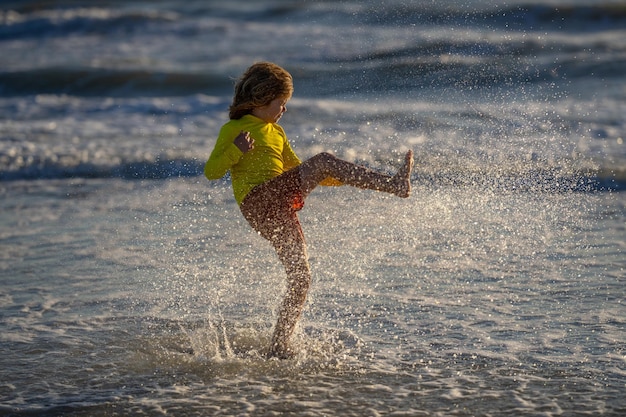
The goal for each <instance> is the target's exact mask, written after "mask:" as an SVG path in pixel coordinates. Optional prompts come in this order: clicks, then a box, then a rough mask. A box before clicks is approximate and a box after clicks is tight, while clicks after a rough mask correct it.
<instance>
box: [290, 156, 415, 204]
mask: <svg viewBox="0 0 626 417" xmlns="http://www.w3.org/2000/svg"><path fill="white" fill-rule="evenodd" d="M412 169H413V152H412V151H408V152H407V153H406V155H405V160H404V165H403V166H402V167H401V168H400V169H399V170H398V173H397V174H396V175H394V176H390V175H386V174H382V173H379V172H376V171H372V170H370V169H368V168H365V167H362V166H360V165H356V164H353V163H352V162H348V161H344V160H342V159H339V158H337V157H336V156H333V155H331V154H329V153H326V152H322V153H320V154H317V155H315V156H314V157H312V158H310V159H308V160H306V161H305V162H303V163H302V165H300V177H301V179H302V192H303V193H304V194H305V195H308V194H309V193H310V192H311V191H313V189H314V188H315V187H317V185H318V184H320V183H321V182H322V181H324V180H325V179H326V178H328V177H332V178H335V179H337V180H339V181H341V182H342V183H344V184H347V185H351V186H353V187H357V188H363V189H369V190H378V191H383V192H387V193H391V194H395V195H397V196H399V197H404V198H406V197H408V196H409V195H410V194H411V182H410V177H411V171H412Z"/></svg>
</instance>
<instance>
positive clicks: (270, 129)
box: [204, 114, 301, 204]
mask: <svg viewBox="0 0 626 417" xmlns="http://www.w3.org/2000/svg"><path fill="white" fill-rule="evenodd" d="M242 130H243V131H247V132H250V136H251V137H252V138H253V139H254V149H252V150H251V151H249V152H246V153H245V154H244V153H243V152H241V150H240V149H239V148H238V147H237V146H236V145H235V144H234V140H235V138H236V137H237V135H239V133H240V132H241V131H242ZM300 163H301V162H300V159H299V158H298V157H297V156H296V154H295V152H294V151H293V149H291V145H290V144H289V141H288V140H287V135H286V134H285V131H284V130H283V128H282V127H280V125H278V124H276V123H267V122H265V121H264V120H261V119H259V118H258V117H256V116H253V115H251V114H248V115H245V116H243V117H242V118H241V119H237V120H230V121H229V122H228V123H226V124H225V125H224V126H222V129H221V130H220V133H219V136H218V137H217V142H216V143H215V147H214V148H213V152H211V156H210V157H209V160H208V161H207V162H206V164H205V165H204V175H205V176H206V177H207V178H208V179H210V180H215V179H219V178H222V177H223V176H224V175H225V174H226V172H228V171H229V170H230V176H231V181H232V183H233V193H234V195H235V200H237V203H238V204H241V202H242V201H243V199H244V198H245V197H246V195H248V193H249V192H250V191H251V190H252V189H253V188H254V187H256V186H257V185H260V184H263V183H264V182H266V181H268V180H270V179H272V178H274V177H276V176H278V175H280V174H282V173H283V172H285V171H288V170H290V169H291V168H294V167H296V166H298V165H300Z"/></svg>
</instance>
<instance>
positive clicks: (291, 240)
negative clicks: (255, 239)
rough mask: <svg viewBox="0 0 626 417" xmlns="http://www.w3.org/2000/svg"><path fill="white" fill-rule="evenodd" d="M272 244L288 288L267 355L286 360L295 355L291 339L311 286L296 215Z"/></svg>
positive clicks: (273, 239) (283, 225) (300, 230)
mask: <svg viewBox="0 0 626 417" xmlns="http://www.w3.org/2000/svg"><path fill="white" fill-rule="evenodd" d="M270 241H271V242H272V245H274V248H275V249H276V252H277V253H278V257H279V258H280V260H281V262H282V263H283V265H284V267H285V271H286V272H287V282H288V287H287V293H286V294H285V298H284V300H283V303H282V305H281V307H280V311H279V312H278V321H277V322H276V327H275V328H274V334H273V336H272V341H271V345H270V351H269V355H268V356H269V357H277V358H281V359H285V358H289V357H291V356H292V355H293V352H292V351H291V349H290V347H289V339H290V338H291V335H292V334H293V332H294V330H295V328H296V324H297V323H298V319H299V318H300V315H301V314H302V310H303V308H304V303H305V301H306V296H307V292H308V290H309V286H310V284H311V269H310V267H309V262H308V256H307V252H306V243H305V240H304V234H303V233H302V228H301V226H300V222H299V221H298V218H297V217H296V215H295V213H294V214H293V217H291V218H290V219H289V220H287V221H285V223H283V224H282V225H281V226H280V230H276V232H275V234H274V236H273V237H272V239H270Z"/></svg>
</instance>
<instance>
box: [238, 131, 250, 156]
mask: <svg viewBox="0 0 626 417" xmlns="http://www.w3.org/2000/svg"><path fill="white" fill-rule="evenodd" d="M234 144H235V146H236V147H238V148H239V150H240V151H241V152H243V153H246V152H248V151H251V150H252V149H254V139H252V138H251V137H250V132H244V131H243V130H242V131H241V133H239V135H237V137H236V138H235V141H234Z"/></svg>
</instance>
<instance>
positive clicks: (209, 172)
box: [204, 62, 413, 358]
mask: <svg viewBox="0 0 626 417" xmlns="http://www.w3.org/2000/svg"><path fill="white" fill-rule="evenodd" d="M292 93H293V80H292V77H291V75H290V74H289V73H288V72H287V71H285V70H284V69H283V68H281V67H279V66H278V65H275V64H272V63H268V62H261V63H256V64H254V65H252V66H251V67H250V68H248V70H246V72H245V73H244V74H243V75H242V77H241V78H240V79H239V80H238V81H237V83H236V84H235V95H234V98H233V103H232V105H231V106H230V121H229V122H228V123H226V124H225V125H224V126H223V127H222V129H221V130H220V133H219V136H218V138H217V142H216V143H215V148H214V149H213V152H212V153H211V156H210V157H209V159H208V161H207V162H206V165H205V167H204V174H205V175H206V177H207V178H208V179H210V180H212V179H219V178H222V177H223V176H224V174H226V172H227V171H229V170H230V173H231V180H232V185H233V193H234V195H235V200H236V201H237V203H238V204H239V207H240V210H241V213H242V214H243V216H244V217H245V219H246V220H247V221H248V223H250V225H251V226H252V228H253V229H254V230H256V231H257V232H258V233H259V234H260V235H261V236H263V237H264V238H265V239H267V240H269V242H270V243H271V244H272V245H273V247H274V249H275V250H276V253H277V254H278V257H279V258H280V260H281V262H282V263H283V265H284V267H285V270H286V272H287V281H288V289H287V293H286V295H285V299H284V301H283V303H282V305H281V308H280V311H279V314H278V322H277V323H276V327H275V328H274V333H273V336H272V340H271V345H270V349H269V353H268V357H270V358H271V357H277V358H290V357H292V356H293V351H292V350H291V348H290V345H289V339H290V337H291V335H292V333H293V331H294V329H295V326H296V323H297V321H298V318H299V317H300V314H301V313H302V309H303V306H304V302H305V299H306V295H307V291H308V289H309V285H310V283H311V271H310V268H309V262H308V256H307V251H306V243H305V240H304V235H303V233H302V228H301V226H300V222H299V221H298V215H297V212H298V211H299V210H301V209H302V208H303V206H304V199H305V198H306V197H307V196H308V195H309V193H311V191H313V189H314V188H315V187H316V186H317V185H320V184H321V185H341V184H347V185H351V186H354V187H358V188H363V189H372V190H378V191H384V192H387V193H391V194H395V195H397V196H399V197H404V198H406V197H408V196H409V195H410V193H411V184H410V175H411V170H412V167H413V153H412V151H409V152H407V154H406V156H405V160H404V165H403V166H402V167H401V168H400V169H399V171H398V173H397V174H396V175H394V176H389V175H385V174H381V173H378V172H375V171H372V170H369V169H367V168H364V167H362V166H358V165H355V164H352V163H350V162H347V161H343V160H341V159H338V158H336V157H335V156H333V155H331V154H328V153H325V152H324V153H320V154H318V155H316V156H314V157H312V158H311V159H309V160H307V161H304V162H301V161H300V159H298V157H297V156H296V154H295V153H294V151H293V150H292V149H291V145H290V144H289V141H288V140H287V136H286V135H285V132H284V131H283V129H282V127H280V125H278V124H277V122H278V120H279V119H280V118H281V116H282V115H283V113H285V111H286V110H287V108H286V107H285V106H286V103H287V101H288V100H289V99H290V98H291V95H292Z"/></svg>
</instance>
